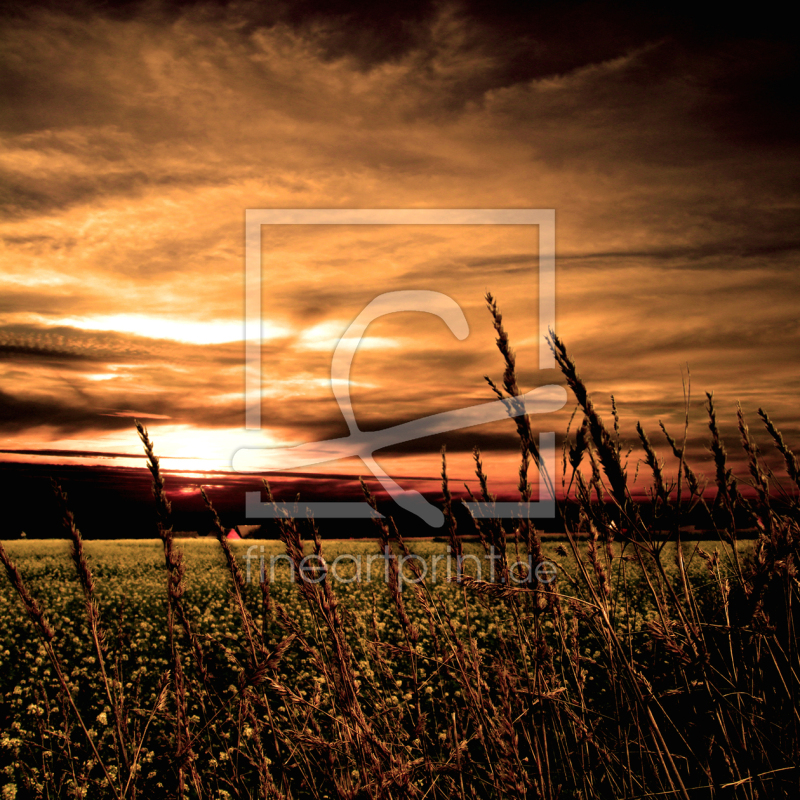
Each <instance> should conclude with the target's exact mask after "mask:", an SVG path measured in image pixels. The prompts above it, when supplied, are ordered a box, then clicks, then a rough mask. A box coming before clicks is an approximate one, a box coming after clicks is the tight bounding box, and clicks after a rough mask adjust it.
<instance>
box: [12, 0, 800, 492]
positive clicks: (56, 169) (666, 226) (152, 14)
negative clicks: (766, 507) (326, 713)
mask: <svg viewBox="0 0 800 800" xmlns="http://www.w3.org/2000/svg"><path fill="white" fill-rule="evenodd" d="M687 7H688V8H693V7H694V6H687ZM3 9H4V10H3V11H2V12H0V14H2V17H1V18H0V38H1V40H2V41H0V63H2V73H3V75H4V77H3V79H2V91H3V95H4V97H3V101H2V106H0V129H1V130H2V134H1V135H2V142H1V143H0V174H1V175H2V178H0V181H1V184H0V185H2V195H1V197H2V204H3V214H2V217H0V220H1V221H0V237H2V251H1V254H0V258H2V269H0V375H1V376H2V377H1V378H0V449H2V450H3V452H2V453H0V459H2V460H5V461H15V460H16V461H36V462H41V463H62V464H63V463H85V464H117V465H119V466H137V465H141V463H142V462H141V460H140V458H136V459H133V458H131V457H132V456H140V453H141V448H140V445H139V442H138V439H137V436H136V431H135V429H134V427H133V418H134V417H137V418H139V419H141V420H142V421H143V422H144V423H145V424H146V425H147V426H148V428H149V430H150V433H151V435H152V437H153V439H154V440H155V443H156V449H157V452H158V453H159V454H160V455H161V456H162V457H163V459H164V465H165V466H166V467H169V468H173V469H182V470H195V471H199V470H230V463H231V456H232V454H233V451H234V450H235V449H236V448H237V447H239V446H240V445H241V444H243V443H244V442H245V436H244V399H243V389H244V344H243V336H244V245H245V236H244V219H245V211H246V209H249V208H270V209H272V208H304V209H324V208H354V209H364V208H384V209H387V208H388V209H394V208H421V209H425V208H535V209H555V213H556V280H557V294H556V309H557V318H556V320H557V321H556V329H557V331H558V333H559V335H560V336H561V337H562V338H563V339H564V341H565V342H566V345H567V347H568V349H569V350H570V351H571V353H572V354H573V356H574V357H575V359H576V361H577V364H578V368H579V370H580V372H581V374H582V375H583V377H584V379H585V380H586V382H587V383H588V385H589V387H590V389H591V390H592V392H593V394H594V397H595V399H596V401H597V403H598V405H599V407H600V409H601V412H602V413H603V415H604V416H605V417H608V418H610V402H609V395H610V394H612V393H613V394H614V395H615V397H616V400H617V403H618V405H619V407H620V413H621V416H622V432H623V437H624V438H625V439H626V440H627V441H631V442H633V441H634V437H635V422H636V420H637V419H640V420H642V422H643V424H644V425H645V427H646V429H647V430H648V431H649V432H650V435H651V439H652V440H653V442H654V444H655V445H656V447H657V448H658V449H659V450H660V452H661V453H662V454H663V455H665V456H666V448H665V442H664V440H663V436H661V434H660V432H659V430H658V424H657V423H658V420H659V419H662V420H664V422H665V424H667V425H668V427H671V428H672V429H673V431H674V433H675V434H676V435H679V434H681V433H682V420H683V389H682V380H683V379H684V378H685V377H686V369H687V364H688V368H689V370H690V372H691V389H692V408H691V422H690V427H689V435H690V438H691V441H692V449H693V452H694V453H695V454H696V456H697V457H698V459H699V461H700V462H701V464H700V465H699V466H698V468H699V471H701V472H705V473H706V474H707V475H708V476H709V477H710V476H711V475H712V471H711V469H710V468H709V467H707V466H706V467H705V468H704V467H703V466H702V462H703V460H704V459H706V458H707V455H706V454H705V452H704V450H703V442H704V439H705V434H706V433H707V427H706V417H705V414H704V411H703V402H704V399H705V398H704V392H705V391H707V390H708V391H710V390H714V392H715V398H716V400H717V404H718V414H719V417H720V420H721V423H722V425H723V428H724V429H725V431H726V434H728V435H729V436H730V443H731V445H734V444H735V441H736V427H735V410H736V402H737V400H739V401H740V402H741V403H742V406H743V408H744V410H745V412H746V413H747V415H748V418H749V420H750V424H751V427H752V428H753V429H758V428H759V426H758V424H757V422H758V420H757V416H756V414H755V411H756V409H757V408H758V407H759V406H764V407H765V408H766V409H767V410H768V411H769V412H770V414H771V415H772V417H773V418H774V420H775V421H776V423H777V424H778V426H779V427H780V428H781V429H782V430H783V433H784V435H785V437H786V439H787V441H788V443H789V444H790V446H793V447H794V448H795V450H800V424H799V422H800V414H799V413H798V403H797V398H798V395H799V394H800V370H798V361H799V359H800V326H799V325H798V299H799V298H800V272H799V271H798V253H800V231H799V230H798V224H797V223H798V203H799V201H800V192H799V191H798V177H799V176H800V173H798V160H799V158H800V149H798V145H799V144H800V114H799V113H798V106H797V103H796V100H794V101H793V100H791V98H792V97H796V94H797V85H798V78H799V77H800V70H799V69H798V48H797V41H796V34H795V33H794V26H793V25H792V24H790V23H789V21H788V20H785V19H781V18H780V16H779V15H778V13H777V12H776V11H775V9H772V10H770V9H769V7H764V6H759V7H758V8H757V10H758V13H759V14H761V15H762V16H760V17H753V16H748V17H746V18H745V17H741V18H739V17H735V16H724V17H723V16H720V18H719V19H717V20H715V21H714V22H708V21H703V20H701V18H700V16H699V12H697V13H698V16H693V15H692V12H690V11H685V12H684V11H669V12H663V13H662V14H661V15H655V14H654V13H653V12H648V11H646V10H645V9H644V6H643V5H641V4H616V5H615V4H610V3H602V2H587V3H544V4H541V3H533V4H529V5H528V7H527V9H526V10H524V11H519V10H515V6H513V5H512V4H510V3H502V2H501V3H491V4H488V3H487V4H474V3H447V2H440V3H436V2H413V3H366V2H365V3H356V4H346V3H336V2H333V3H326V2H319V3H315V2H298V3H293V2H281V3H275V4H259V3H248V2H243V3H235V2H234V3H221V2H216V3H212V4H206V3H193V2H181V3H178V4H165V3H158V2H141V3H136V2H126V3H119V4H118V3H99V2H98V3H96V4H92V3H79V4H74V5H72V4H70V3H69V2H67V3H64V2H52V3H32V4H31V3H24V4H23V3H20V4H19V5H18V6H17V7H14V5H13V4H11V5H9V4H5V5H4V6H3ZM487 9H491V11H490V10H487ZM728 13H730V12H726V14H728ZM755 13H756V10H755V9H754V10H753V14H755ZM781 13H782V12H781ZM537 247H538V239H537V232H536V229H535V228H511V227H507V226H498V227H491V226H490V227H486V226H465V227H456V226H429V227H426V226H402V227H398V226H365V227H360V228H356V227H354V226H316V227H315V226H269V227H268V228H266V227H265V229H264V231H263V241H262V250H263V264H262V270H263V296H262V304H263V332H264V343H263V348H262V353H263V366H262V368H263V381H264V383H263V394H264V401H263V407H262V414H263V430H262V432H261V434H259V436H260V437H261V438H260V439H259V442H261V443H263V445H264V446H272V447H277V446H283V445H289V444H299V443H302V442H309V441H316V440H321V439H327V438H332V437H338V436H344V435H346V434H347V428H346V425H345V422H344V420H343V418H342V415H341V412H340V411H339V408H338V406H337V405H336V401H335V399H334V397H333V393H332V389H331V380H330V364H331V355H332V352H333V348H334V346H335V344H336V341H337V337H339V336H340V335H341V334H342V333H343V332H344V330H345V329H346V328H347V326H348V325H349V324H350V323H351V322H352V321H353V319H354V318H355V317H356V316H357V315H358V314H359V312H360V311H361V310H362V309H363V308H364V307H365V306H366V304H367V303H369V302H370V300H372V299H373V298H374V297H376V296H377V295H379V294H381V293H382V292H387V291H395V290H411V289H427V290H435V291H438V292H442V293H444V294H446V295H448V296H450V297H451V298H453V299H454V300H455V301H456V302H457V303H458V304H459V305H460V306H461V308H462V309H463V311H464V314H465V315H466V318H467V321H468V323H469V328H470V333H469V336H468V337H467V338H466V339H464V340H463V341H459V340H458V339H457V338H456V337H455V336H453V334H452V333H450V332H449V331H448V330H447V328H446V326H445V325H444V323H443V322H442V321H441V320H439V319H437V318H435V317H433V316H431V315H425V314H421V313H408V314H395V315H393V316H391V317H387V318H385V319H382V320H378V321H376V322H375V323H374V324H373V325H372V326H370V328H369V330H368V333H367V335H366V337H365V339H364V344H363V345H362V348H361V350H360V351H359V353H358V355H357V356H356V359H355V362H354V367H353V372H352V375H351V379H352V380H351V385H350V393H351V397H352V399H353V406H354V409H355V413H356V417H357V420H358V422H359V424H360V425H361V426H362V427H363V428H364V429H370V430H375V429H379V428H384V427H387V426H389V425H394V424H398V423H400V422H405V421H408V420H412V419H415V418H417V417H422V416H426V415H428V414H433V413H437V412H442V411H448V410H451V409H456V408H462V407H465V406H470V405H474V404H476V403H481V402H489V401H491V400H492V399H493V395H492V393H491V390H490V389H489V387H488V386H487V384H486V382H485V380H484V377H483V376H484V375H489V376H490V377H492V378H493V379H494V380H497V381H500V380H501V379H502V369H503V366H502V360H501V358H500V356H499V354H498V352H497V349H496V347H495V345H494V334H493V330H492V326H491V318H490V316H489V314H488V313H487V311H486V308H485V303H484V299H483V298H484V294H485V292H486V291H487V290H489V291H491V292H492V293H493V294H494V295H495V296H496V298H497V300H498V304H499V306H500V309H501V310H502V312H503V315H504V321H505V323H506V326H507V329H508V332H509V335H510V337H511V341H512V345H513V346H514V348H515V350H516V352H517V358H518V366H519V382H520V385H521V387H522V388H523V389H524V390H529V389H532V388H535V387H536V386H540V385H544V384H554V383H555V384H563V380H561V378H560V376H559V374H558V373H557V372H556V371H555V370H551V369H546V370H540V369H539V362H538V359H539V349H538V338H537V337H538V331H537V325H538V314H537V309H538V293H537V267H538V260H537V255H536V254H537ZM573 408H574V404H573V403H572V402H571V400H570V401H568V403H567V405H566V407H565V408H564V409H563V410H562V411H560V412H558V413H555V414H549V415H543V416H542V417H540V418H536V419H535V420H534V424H535V429H537V430H543V431H547V430H553V431H557V432H559V433H563V431H564V430H565V428H566V424H567V420H568V419H569V416H570V414H571V413H572V411H573ZM757 436H758V437H759V441H760V442H762V443H763V446H764V449H765V451H767V450H768V449H769V448H768V442H767V440H766V438H764V436H762V434H761V431H760V430H758V431H757ZM559 441H560V439H559ZM442 443H446V444H447V448H448V453H449V454H450V457H451V459H452V466H451V474H452V475H453V477H457V478H461V479H469V478H470V472H469V462H470V457H469V456H470V450H471V448H472V446H473V445H475V444H477V445H479V446H480V447H481V448H482V450H483V451H484V458H485V462H486V463H485V466H486V469H487V471H488V472H489V474H490V478H494V479H495V480H496V482H497V483H496V484H495V485H496V487H497V488H500V487H501V486H504V485H511V483H512V482H513V479H514V471H515V469H516V466H517V463H516V462H517V459H516V455H515V453H516V448H517V444H516V440H515V431H514V425H513V424H512V423H511V422H510V421H500V422H497V423H492V424H489V425H484V426H480V427H476V428H471V429H467V430H463V431H461V432H458V433H453V434H449V435H447V436H441V437H431V438H428V439H424V440H420V441H418V442H417V443H415V444H414V445H413V446H411V445H409V446H407V447H405V448H402V449H395V450H391V449H390V450H388V451H385V452H384V453H383V454H382V455H380V454H379V458H378V460H379V462H380V463H381V464H382V465H383V467H384V468H385V469H386V470H387V471H388V472H389V473H390V474H391V475H392V477H394V478H396V479H397V480H398V482H400V483H401V484H402V483H403V479H404V478H405V479H406V480H407V484H406V485H408V486H412V485H415V486H418V487H419V486H421V487H423V488H431V487H433V486H435V481H436V479H437V473H438V471H439V468H440V457H439V448H440V446H441V444H442ZM37 451H40V452H38V454H37ZM101 454H106V456H105V457H101ZM109 455H113V458H109V457H108V456H109ZM126 456H127V457H126ZM635 458H636V456H632V459H635ZM667 461H668V465H669V464H671V459H668V460H667ZM634 463H635V462H634V461H633V460H632V461H631V466H630V469H631V471H633V469H634V466H633V465H634ZM320 470H321V471H323V472H324V471H327V472H330V473H335V474H337V475H338V474H344V475H347V474H352V475H358V474H364V473H365V470H364V467H363V466H362V465H360V464H359V463H358V462H357V461H355V460H352V459H351V460H349V461H340V462H333V463H331V464H329V465H327V466H324V467H321V468H320Z"/></svg>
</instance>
